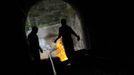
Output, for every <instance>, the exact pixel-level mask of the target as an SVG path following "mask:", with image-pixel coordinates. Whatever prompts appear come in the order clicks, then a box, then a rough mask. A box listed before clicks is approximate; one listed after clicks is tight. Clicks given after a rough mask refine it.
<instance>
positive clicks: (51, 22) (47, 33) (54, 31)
mask: <svg viewBox="0 0 134 75" xmlns="http://www.w3.org/2000/svg"><path fill="white" fill-rule="evenodd" d="M62 18H65V19H66V20H67V25H69V26H70V27H71V28H72V29H74V31H75V32H76V33H77V34H78V35H79V36H80V38H81V39H80V41H79V42H78V41H77V40H76V38H75V37H73V36H72V37H73V41H74V48H75V51H78V50H83V49H86V44H85V37H84V33H83V29H82V23H81V19H80V16H79V13H78V11H76V10H75V9H74V8H72V6H71V5H70V4H68V3H67V2H64V1H62V0H56V1H55V0H42V1H40V2H38V3H36V4H35V5H33V6H32V8H31V9H30V10H29V12H28V16H27V20H26V25H25V31H26V34H27V35H28V34H29V33H30V32H31V27H32V26H37V27H38V28H39V31H38V33H37V35H38V37H39V44H40V46H41V48H42V49H43V53H40V57H41V59H42V60H44V59H48V58H49V54H50V53H51V56H52V57H59V58H60V61H65V60H67V56H66V55H65V51H64V49H63V48H62V50H59V47H57V46H59V44H60V46H61V45H62V44H61V43H60V42H61V41H60V42H57V43H54V39H55V38H56V37H57V36H58V28H59V27H60V26H61V24H60V20H61V19H62ZM57 44H58V45H57Z"/></svg>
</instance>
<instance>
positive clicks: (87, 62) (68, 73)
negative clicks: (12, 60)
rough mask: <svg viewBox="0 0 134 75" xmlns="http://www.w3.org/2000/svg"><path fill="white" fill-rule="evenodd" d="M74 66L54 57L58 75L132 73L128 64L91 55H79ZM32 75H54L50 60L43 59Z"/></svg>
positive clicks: (32, 71)
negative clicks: (116, 62) (114, 62)
mask: <svg viewBox="0 0 134 75" xmlns="http://www.w3.org/2000/svg"><path fill="white" fill-rule="evenodd" d="M75 62H76V63H75V65H74V67H71V66H66V65H65V63H63V62H60V60H59V59H58V58H53V63H54V65H55V69H56V73H57V75H130V74H131V75H132V74H134V73H133V71H131V69H130V68H129V66H128V65H119V64H113V63H111V62H110V63H109V62H108V61H104V60H102V59H97V58H95V57H93V56H90V55H85V56H82V55H79V56H77V58H76V59H75ZM32 67H33V66H32ZM32 69H34V68H32ZM32 69H31V75H54V74H53V69H52V66H51V62H50V60H41V62H40V63H39V65H38V67H36V69H35V70H32Z"/></svg>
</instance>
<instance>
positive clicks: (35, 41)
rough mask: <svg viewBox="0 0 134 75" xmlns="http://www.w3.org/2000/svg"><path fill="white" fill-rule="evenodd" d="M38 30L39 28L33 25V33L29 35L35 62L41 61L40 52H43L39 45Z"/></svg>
mask: <svg viewBox="0 0 134 75" xmlns="http://www.w3.org/2000/svg"><path fill="white" fill-rule="evenodd" d="M37 32H38V28H37V27H36V26H33V27H32V31H31V33H30V34H29V35H28V40H29V46H30V53H31V55H32V59H33V61H34V63H38V62H39V61H40V52H41V53H43V50H42V49H41V47H40V46H39V41H38V36H37V35H36V34H37Z"/></svg>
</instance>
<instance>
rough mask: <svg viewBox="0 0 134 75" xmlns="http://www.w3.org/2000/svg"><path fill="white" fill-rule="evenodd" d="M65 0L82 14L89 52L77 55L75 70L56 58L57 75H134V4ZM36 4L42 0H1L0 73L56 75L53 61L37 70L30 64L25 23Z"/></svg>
mask: <svg viewBox="0 0 134 75" xmlns="http://www.w3.org/2000/svg"><path fill="white" fill-rule="evenodd" d="M50 1H51V0H50ZM63 1H65V2H67V3H69V4H70V5H71V6H72V7H73V8H74V9H75V10H77V11H78V12H79V16H80V18H81V23H82V27H83V30H84V36H85V40H86V42H85V43H86V46H87V49H83V50H80V51H77V52H76V57H75V62H76V64H75V66H74V67H73V68H72V67H70V66H63V65H64V63H61V62H59V59H58V58H53V59H52V60H53V63H54V65H55V69H56V73H57V75H82V74H83V75H130V74H131V75H132V74H134V72H133V70H132V69H131V68H133V66H134V61H133V59H134V55H133V41H132V40H133V35H132V34H133V29H132V28H133V24H131V23H132V22H133V21H132V18H133V16H132V14H133V11H132V5H133V4H132V2H123V1H92V0H63ZM37 2H40V0H12V1H11V0H7V1H2V4H4V5H5V6H3V5H2V6H1V7H0V8H2V9H1V12H0V13H1V18H2V20H1V21H2V22H1V24H2V25H1V31H2V32H1V62H0V65H1V69H0V70H1V73H0V74H4V75H6V74H8V73H10V74H13V75H21V74H22V75H43V74H45V75H56V74H54V71H53V69H52V65H51V62H50V60H42V61H40V64H39V65H38V66H35V67H33V64H31V61H30V56H29V47H28V42H27V37H26V33H25V23H26V18H27V15H28V12H29V9H30V8H31V7H32V6H33V5H34V4H36V3H37ZM3 29H4V30H3ZM5 29H6V31H5ZM65 63H66V62H65ZM36 71H37V72H36Z"/></svg>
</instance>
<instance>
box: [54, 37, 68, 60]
mask: <svg viewBox="0 0 134 75" xmlns="http://www.w3.org/2000/svg"><path fill="white" fill-rule="evenodd" d="M56 48H57V51H58V54H57V55H56V56H57V57H59V58H60V61H62V62H63V61H66V60H68V58H67V56H66V53H65V49H64V46H63V43H62V37H61V38H60V39H58V40H57V42H56Z"/></svg>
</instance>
